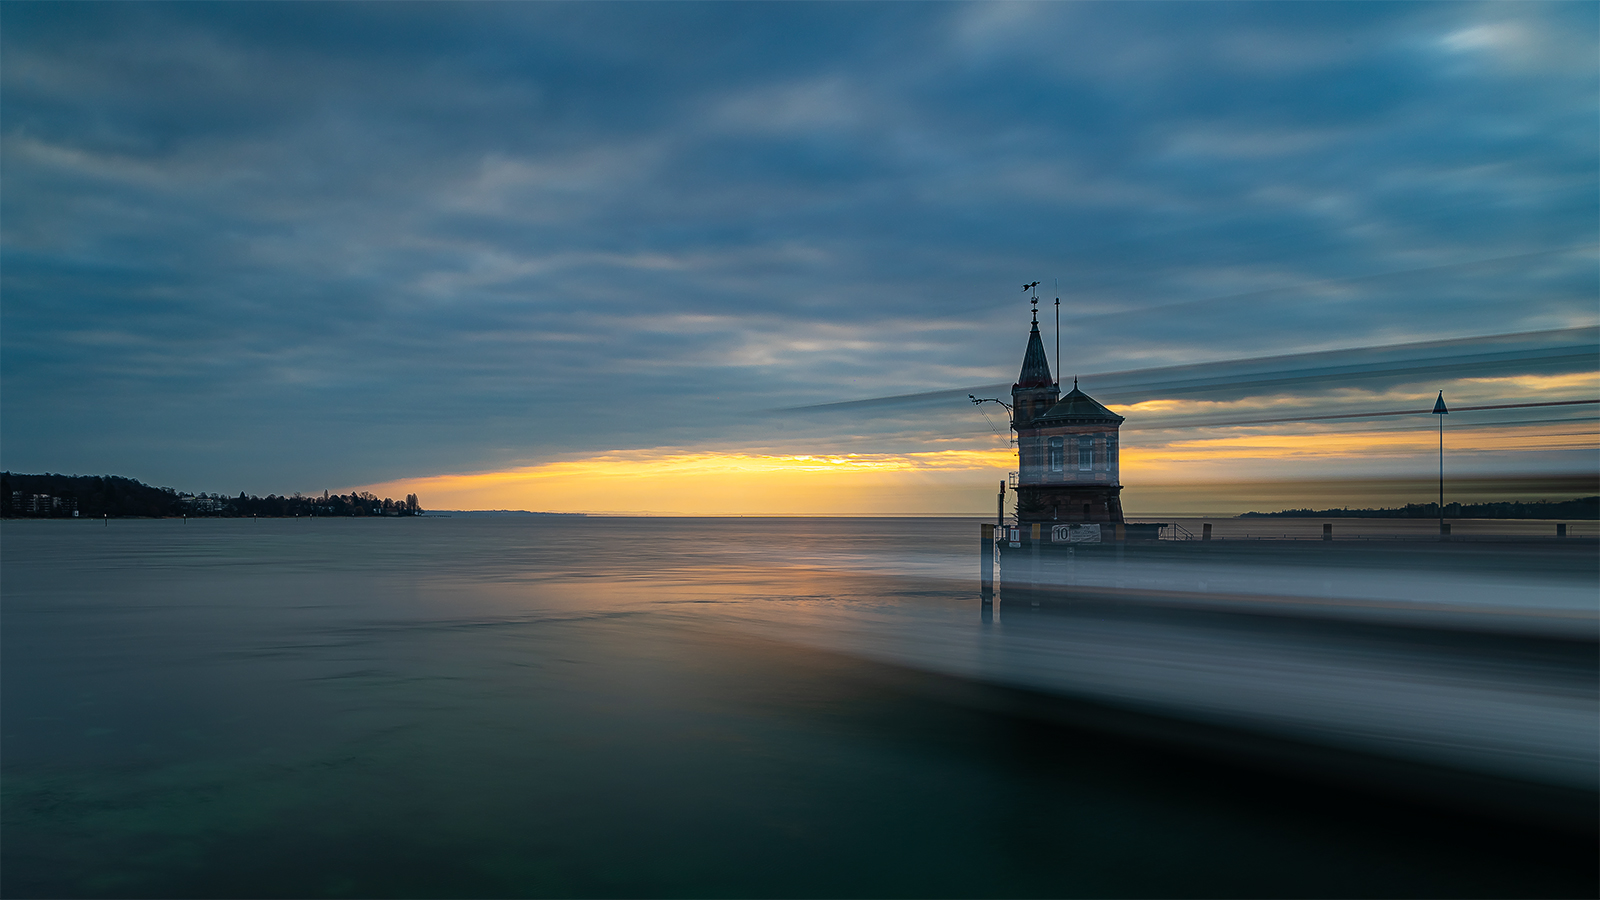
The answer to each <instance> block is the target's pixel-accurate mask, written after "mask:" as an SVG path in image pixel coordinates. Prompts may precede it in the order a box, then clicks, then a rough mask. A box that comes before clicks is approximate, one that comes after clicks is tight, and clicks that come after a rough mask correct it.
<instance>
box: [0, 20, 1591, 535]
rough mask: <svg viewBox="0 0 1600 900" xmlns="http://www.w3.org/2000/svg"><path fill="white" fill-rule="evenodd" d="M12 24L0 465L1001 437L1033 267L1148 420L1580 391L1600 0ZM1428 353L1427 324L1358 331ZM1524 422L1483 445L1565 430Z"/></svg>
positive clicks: (0, 298) (1139, 417)
mask: <svg viewBox="0 0 1600 900" xmlns="http://www.w3.org/2000/svg"><path fill="white" fill-rule="evenodd" d="M0 25H3V26H4V27H3V28H0V103H3V104H4V107H5V109H6V118H5V122H4V125H3V129H4V130H3V133H0V163H3V166H4V173H5V176H4V177H5V184H4V191H3V192H0V222H3V231H0V263H3V265H0V319H3V326H4V327H3V328H0V351H3V352H0V376H3V377H0V400H3V407H0V408H3V410H4V413H3V415H4V429H3V432H0V441H3V444H0V450H3V455H4V460H5V463H4V464H5V465H6V466H7V467H9V468H12V469H15V470H39V469H48V470H61V471H78V472H118V473H122V474H127V475H132V476H135V477H140V478H143V479H145V480H147V481H152V482H156V483H164V484H174V485H180V486H183V487H185V488H187V489H193V490H227V491H230V492H232V491H236V490H239V489H245V490H250V491H253V492H259V493H265V492H267V491H277V492H283V491H287V490H293V489H296V488H300V489H310V488H313V487H316V488H321V487H332V486H334V485H336V484H358V483H360V482H363V481H367V482H370V481H389V480H391V479H401V478H427V477H433V475H434V474H435V473H441V472H505V471H520V470H525V469H529V468H530V467H531V468H537V467H539V466H545V465H556V464H564V462H563V461H570V460H578V459H598V458H601V457H602V456H605V454H607V453H609V452H611V450H612V449H613V448H622V449H623V450H624V451H626V452H638V453H644V454H655V455H659V454H662V453H666V452H667V451H666V450H664V449H660V448H677V451H681V452H683V453H686V454H690V455H694V454H711V455H712V456H709V457H706V458H718V459H731V458H733V457H735V456H738V455H740V454H747V455H752V456H754V457H762V456H772V457H774V458H788V457H799V456H805V455H825V454H858V456H859V458H868V457H871V456H872V455H873V454H880V455H887V456H888V457H894V458H902V457H904V458H913V457H914V456H915V454H918V453H922V452H933V451H935V450H945V449H958V448H957V446H956V445H959V449H961V450H963V451H970V452H973V453H988V452H991V451H993V450H995V449H996V447H995V442H996V441H998V442H999V445H1000V447H999V449H1004V436H1003V435H1001V436H996V435H995V433H994V432H993V431H992V430H991V429H990V428H989V427H988V425H986V423H985V421H984V419H983V418H982V416H981V415H980V414H979V413H977V412H976V411H974V410H971V409H970V408H966V407H964V406H963V405H962V404H963V403H964V396H965V393H966V392H967V391H968V390H973V389H974V388H973V386H974V385H994V384H997V383H1008V382H1009V380H1010V379H1011V378H1012V377H1014V375H1015V368H1016V366H1017V363H1018V360H1019V358H1020V353H1021V346H1022V338H1023V336H1024V334H1025V329H1026V306H1025V304H1023V303H1021V302H1019V297H1020V294H1019V293H1018V292H1017V290H1016V287H1015V286H1016V285H1019V284H1021V283H1023V282H1024V281H1032V280H1035V279H1042V280H1044V281H1045V283H1046V284H1047V285H1051V284H1053V283H1054V282H1053V279H1056V278H1059V279H1060V285H1061V292H1062V295H1063V297H1064V298H1065V322H1064V324H1065V326H1066V329H1065V330H1066V339H1065V341H1064V350H1065V356H1066V359H1065V360H1064V363H1065V366H1066V368H1067V370H1068V371H1067V372H1066V373H1065V374H1067V375H1069V376H1070V375H1071V374H1073V373H1076V374H1079V375H1084V376H1094V379H1093V383H1092V384H1090V385H1089V386H1090V388H1091V391H1092V392H1093V393H1095V395H1096V396H1097V397H1099V398H1100V399H1102V400H1104V401H1105V402H1108V403H1111V404H1112V405H1114V406H1115V405H1118V404H1121V405H1123V406H1127V407H1129V408H1130V409H1136V411H1137V412H1136V415H1135V417H1134V418H1133V419H1131V420H1130V423H1129V433H1130V435H1131V434H1133V433H1135V432H1137V431H1140V429H1143V431H1142V432H1140V433H1145V434H1149V435H1151V439H1152V440H1160V441H1168V440H1172V441H1177V440H1179V439H1180V437H1181V436H1178V435H1168V434H1167V433H1166V431H1168V430H1173V429H1182V428H1200V427H1215V426H1206V425H1204V422H1207V421H1212V422H1215V421H1217V420H1218V419H1219V417H1221V418H1226V417H1235V418H1236V417H1237V416H1238V415H1239V414H1242V413H1244V412H1246V411H1247V410H1250V409H1261V410H1274V411H1276V410H1291V409H1295V408H1298V409H1302V410H1305V411H1306V414H1307V415H1310V414H1313V413H1318V412H1321V413H1329V412H1330V411H1331V412H1340V413H1342V412H1345V411H1351V410H1359V408H1360V407H1361V406H1362V405H1363V404H1367V403H1372V404H1400V405H1401V406H1402V408H1403V407H1404V406H1405V405H1406V404H1405V398H1404V396H1403V395H1404V394H1406V393H1408V392H1410V391H1413V390H1414V391H1416V392H1417V393H1418V394H1425V395H1427V396H1429V397H1431V396H1432V393H1433V391H1434V390H1436V389H1438V388H1440V387H1444V388H1445V389H1446V390H1447V392H1448V393H1449V395H1450V396H1455V395H1457V394H1458V393H1459V394H1460V395H1461V396H1462V398H1463V399H1466V398H1468V397H1480V396H1481V397H1489V396H1491V395H1499V396H1501V397H1502V398H1504V399H1506V400H1507V402H1519V401H1528V402H1533V401H1538V400H1540V399H1545V398H1550V397H1561V398H1566V397H1577V396H1578V395H1579V394H1581V393H1582V387H1583V386H1582V384H1581V383H1580V382H1581V381H1582V379H1584V378H1587V377H1589V376H1588V375H1587V374H1586V373H1592V372H1593V370H1594V365H1593V357H1594V348H1595V347H1596V346H1597V344H1596V339H1595V338H1594V337H1593V328H1594V326H1595V324H1596V319H1597V313H1596V309H1597V304H1600V277H1597V274H1596V273H1597V266H1596V244H1597V238H1600V229H1597V225H1596V223H1597V221H1600V200H1597V198H1600V182H1597V177H1596V172H1597V171H1600V152H1597V150H1596V147H1595V143H1594V134H1595V130H1596V127H1597V126H1600V113H1597V112H1596V110H1597V109H1600V96H1597V89H1596V84H1597V79H1596V68H1597V67H1596V64H1595V62H1594V60H1595V59H1596V57H1597V49H1600V48H1597V40H1596V38H1595V35H1596V34H1597V33H1600V13H1597V12H1596V9H1595V7H1594V6H1592V5H1584V4H1538V3H1528V4H1513V5H1502V4H1415V5H1413V4H1384V5H1375V4H1365V5H1354V4H1292V5H1291V4H1281V5H1233V4H1203V5H1202V4H1139V5H1114V4H1071V5H1069V4H1021V3H1017V4H1008V3H989V4H971V5H968V4H953V5H909V4H883V5H878V4H853V5H811V6H806V5H781V6H772V5H766V6H760V5H736V4H711V5H702V4H672V5H658V6H628V7H623V6H607V5H590V6H583V5H543V4H540V5H533V4H530V5H475V6H462V5H450V6H445V5H441V6H426V5H389V4H366V5H250V4H232V5H221V4H218V5H202V4H190V5H163V4H140V5H131V4H130V5H80V6H52V5H45V4H9V5H6V6H4V7H0ZM1052 297H1053V295H1052ZM1573 329H1576V330H1578V331H1581V332H1582V334H1579V335H1577V336H1576V337H1573V336H1569V339H1568V340H1567V343H1565V344H1561V342H1560V341H1547V342H1546V343H1545V344H1542V345H1539V347H1534V348H1532V349H1529V347H1531V346H1532V345H1528V346H1524V345H1525V344H1528V339H1525V338H1518V337H1515V336H1516V335H1525V334H1527V333H1530V332H1539V333H1546V332H1551V333H1553V332H1559V331H1563V330H1573ZM1584 329H1589V330H1588V331H1583V330H1584ZM1506 335H1510V336H1512V337H1509V338H1501V337H1498V336H1506ZM1467 339H1471V340H1468V342H1467V343H1463V344H1450V343H1449V342H1450V341H1461V340H1467ZM1474 341H1476V342H1477V343H1473V342H1474ZM1497 341H1498V342H1500V343H1501V344H1504V346H1498V345H1496V342H1497ZM1519 341H1520V342H1521V343H1519ZM1418 342H1435V343H1437V344H1438V346H1437V347H1436V348H1435V349H1436V351H1437V354H1436V356H1437V358H1433V359H1431V361H1429V360H1428V359H1426V358H1424V357H1423V356H1418V355H1416V354H1413V356H1412V357H1408V358H1409V359H1410V362H1406V361H1405V360H1404V359H1401V357H1404V356H1405V353H1402V352H1400V351H1393V350H1384V349H1381V348H1394V347H1401V346H1408V345H1412V344H1416V343H1418ZM1535 343H1537V342H1535ZM1491 345H1496V346H1491ZM1563 346H1564V347H1567V348H1568V350H1566V351H1562V350H1561V349H1560V348H1561V347H1563ZM1574 346H1576V347H1578V348H1579V349H1578V350H1571V348H1572V347H1574ZM1372 348H1380V349H1377V350H1373V349H1372ZM1541 348H1542V349H1541ZM1524 351H1525V352H1524ZM1584 352H1587V353H1588V354H1589V361H1588V362H1586V363H1585V362H1583V361H1581V360H1574V359H1568V358H1567V357H1578V356H1582V355H1583V353H1584ZM1317 353H1327V354H1332V355H1331V356H1329V357H1327V358H1325V359H1322V360H1321V361H1320V362H1319V361H1317V360H1309V361H1303V363H1304V364H1303V365H1301V366H1300V368H1298V369H1296V370H1295V371H1294V372H1287V371H1285V370H1283V367H1281V366H1280V367H1279V368H1278V369H1274V368H1273V366H1272V365H1268V364H1265V363H1262V364H1260V365H1256V367H1255V368H1251V366H1249V365H1243V364H1237V361H1241V360H1258V361H1259V360H1263V359H1266V358H1269V357H1284V356H1305V355H1307V354H1317ZM1385 353H1387V354H1389V356H1387V357H1386V356H1384V354H1385ZM1563 353H1565V356H1563V355H1562V354H1563ZM1341 354H1342V355H1341ZM1395 354H1399V355H1398V356H1396V355H1395ZM1495 354H1502V355H1500V356H1496V355H1495ZM1504 354H1510V355H1509V356H1506V355H1504ZM1519 354H1520V355H1519ZM1391 357H1393V358H1391ZM1558 357H1559V359H1558ZM1397 360H1398V361H1397ZM1230 365H1232V366H1233V368H1231V369H1230V368H1228V366H1230ZM1189 366H1215V367H1220V368H1216V369H1213V370H1209V375H1207V376H1206V377H1209V378H1210V379H1211V381H1209V382H1207V381H1206V380H1205V377H1202V375H1201V374H1200V373H1194V372H1190V373H1187V374H1185V373H1184V372H1181V371H1180V370H1181V369H1183V368H1184V367H1189ZM1475 366H1476V367H1477V368H1476V369H1475V368H1474V367H1475ZM1341 367H1343V368H1341ZM1352 367H1354V368H1352ZM1141 370H1149V371H1155V370H1159V371H1160V372H1164V373H1165V375H1160V376H1156V375H1151V376H1150V377H1148V378H1143V376H1136V375H1131V374H1129V373H1136V372H1139V371H1141ZM1274 371H1277V372H1278V374H1277V375H1275V376H1274V375H1271V373H1272V372H1274ZM1141 378H1143V380H1141ZM1273 378H1277V379H1278V380H1279V382H1280V383H1278V384H1268V383H1267V382H1269V381H1271V380H1272V379H1273ZM1340 378H1353V379H1355V380H1354V381H1350V382H1349V383H1347V384H1344V385H1338V380H1339V379H1340ZM1163 379H1164V380H1163ZM1283 379H1290V381H1283ZM1484 379H1489V380H1484ZM1494 379H1500V380H1494ZM1540 379H1545V380H1540ZM1562 379H1568V380H1566V381H1563V380H1562ZM1572 379H1577V380H1576V381H1573V380H1572ZM939 392H944V394H947V395H949V396H947V397H943V398H942V399H938V400H936V401H934V400H929V401H928V403H925V404H923V405H921V406H914V407H893V406H879V407H877V408H876V409H875V411H874V412H872V413H871V414H865V413H866V408H865V407H861V408H858V409H856V410H855V411H853V412H852V411H848V410H835V411H833V412H829V413H786V414H783V415H779V416H772V415H756V414H753V413H756V412H757V411H760V410H772V409H775V408H785V407H799V406H815V405H818V404H827V403H830V402H836V401H847V400H863V399H868V398H880V397H886V396H893V395H910V394H927V395H929V396H935V395H939ZM946 400H949V401H950V402H949V403H948V404H946ZM1163 403H1165V404H1166V405H1164V406H1163V405H1161V404H1163ZM1206 404H1211V405H1210V406H1207V405H1206ZM1485 421H1487V420H1485ZM1545 424H1548V423H1542V422H1533V421H1530V422H1529V427H1543V426H1544V425H1545ZM1289 430H1292V429H1289ZM1151 446H1152V447H1154V446H1155V444H1152V445H1151ZM1163 446H1164V445H1163ZM677 451H675V452H677ZM1352 452H1355V451H1352ZM1528 452H1529V453H1531V454H1533V455H1531V456H1526V457H1515V456H1513V457H1506V458H1504V459H1501V458H1499V457H1496V458H1495V460H1494V461H1493V464H1494V465H1497V466H1499V465H1509V466H1512V467H1517V466H1520V465H1523V463H1522V462H1519V460H1523V459H1526V460H1527V463H1526V465H1528V466H1530V467H1532V468H1535V469H1541V470H1542V468H1543V467H1546V466H1548V465H1551V464H1552V463H1550V462H1549V460H1547V459H1545V458H1544V457H1541V456H1539V455H1538V453H1537V452H1535V451H1528ZM716 454H723V456H716ZM728 454H732V455H733V456H728ZM652 458H655V456H652ZM1485 464H1488V463H1485ZM1285 465H1288V463H1285ZM1308 465H1309V464H1308ZM1318 465H1321V463H1318ZM1000 468H1001V470H1002V472H1001V475H1003V470H1004V468H1005V467H1004V466H1003V465H1002V466H1001V467H1000ZM672 471H673V472H676V471H678V470H672ZM896 471H899V470H896ZM905 471H907V472H911V471H923V470H921V469H917V470H911V469H908V470H905ZM661 473H662V477H670V478H679V477H682V478H687V477H689V476H688V475H687V474H683V475H677V474H669V473H668V472H667V470H661ZM989 474H990V475H991V476H994V473H993V472H990V473H989ZM1302 474H1305V475H1308V476H1309V475H1311V474H1314V473H1313V472H1311V471H1310V470H1308V471H1307V472H1305V473H1302ZM741 477H743V476H741ZM749 477H750V478H755V477H756V476H755V475H750V476H749ZM763 477H765V476H763ZM772 477H777V476H772ZM783 477H784V478H788V477H789V476H788V475H784V476H783ZM896 477H900V476H896ZM905 477H910V476H909V475H907V476H905ZM930 477H931V476H930ZM941 477H943V476H941ZM949 477H951V478H955V477H957V476H955V475H950V476H949ZM963 477H964V476H963ZM973 477H974V478H975V479H976V478H977V473H973ZM990 480H993V478H992V477H987V478H983V479H979V480H975V481H973V482H972V483H973V484H974V485H984V484H987V482H988V481H990ZM964 489H965V488H964ZM972 490H981V491H987V490H988V488H987V487H981V488H972ZM404 492H406V491H402V493H404ZM489 505H494V506H502V505H508V504H504V503H492V504H489ZM879 505H880V506H881V505H882V504H879ZM583 508H598V505H596V506H587V507H583ZM986 508H987V500H982V501H981V502H980V509H986Z"/></svg>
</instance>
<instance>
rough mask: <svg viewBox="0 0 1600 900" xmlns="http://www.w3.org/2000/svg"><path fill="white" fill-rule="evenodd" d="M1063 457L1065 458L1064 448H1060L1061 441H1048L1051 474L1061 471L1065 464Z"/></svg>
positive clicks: (1052, 439)
mask: <svg viewBox="0 0 1600 900" xmlns="http://www.w3.org/2000/svg"><path fill="white" fill-rule="evenodd" d="M1065 457H1066V448H1065V447H1063V446H1062V439H1061V438H1058V437H1053V438H1051V439H1050V471H1052V472H1059V471H1061V467H1062V465H1063V464H1064V462H1065Z"/></svg>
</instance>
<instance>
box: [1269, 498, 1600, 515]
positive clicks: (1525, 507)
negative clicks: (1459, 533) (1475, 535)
mask: <svg viewBox="0 0 1600 900" xmlns="http://www.w3.org/2000/svg"><path fill="white" fill-rule="evenodd" d="M1444 515H1445V518H1447V519H1600V497H1582V498H1580V499H1577V500H1534V501H1532V502H1528V503H1523V502H1521V501H1511V502H1506V503H1446V504H1445V505H1444ZM1438 517H1439V504H1437V503H1408V504H1406V505H1405V506H1401V507H1396V508H1393V509H1349V508H1345V509H1286V510H1284V511H1282V512H1270V513H1263V512H1247V513H1244V514H1243V515H1240V516H1238V517H1237V518H1240V519H1272V518H1284V519H1341V518H1343V519H1437V518H1438Z"/></svg>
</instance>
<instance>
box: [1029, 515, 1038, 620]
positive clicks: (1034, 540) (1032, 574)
mask: <svg viewBox="0 0 1600 900" xmlns="http://www.w3.org/2000/svg"><path fill="white" fill-rule="evenodd" d="M1028 538H1029V544H1030V545H1031V546H1032V548H1033V561H1032V562H1031V563H1030V564H1029V566H1028V580H1029V581H1032V582H1033V584H1031V585H1029V587H1031V588H1032V589H1033V605H1034V606H1038V605H1039V523H1038V522H1035V523H1033V527H1032V528H1030V529H1029V530H1028Z"/></svg>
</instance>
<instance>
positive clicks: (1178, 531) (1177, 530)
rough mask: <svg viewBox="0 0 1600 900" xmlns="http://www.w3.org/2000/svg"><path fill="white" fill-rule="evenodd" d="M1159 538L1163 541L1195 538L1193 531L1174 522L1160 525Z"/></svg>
mask: <svg viewBox="0 0 1600 900" xmlns="http://www.w3.org/2000/svg"><path fill="white" fill-rule="evenodd" d="M1160 539H1161V540H1163V541H1192V540H1195V536H1194V532H1192V531H1190V530H1189V529H1187V528H1185V527H1183V526H1182V525H1179V524H1178V523H1176V522H1174V523H1172V524H1171V525H1163V526H1161V534H1160Z"/></svg>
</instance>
